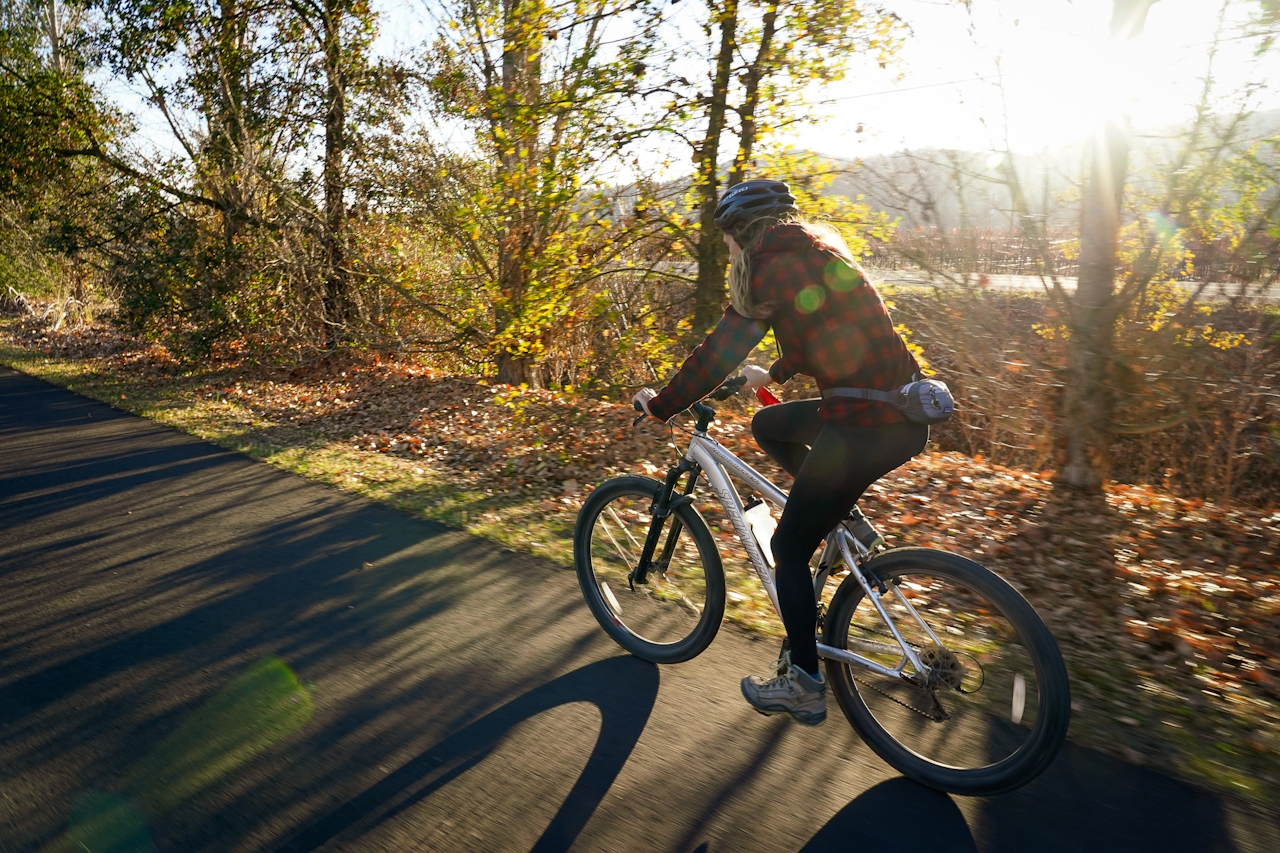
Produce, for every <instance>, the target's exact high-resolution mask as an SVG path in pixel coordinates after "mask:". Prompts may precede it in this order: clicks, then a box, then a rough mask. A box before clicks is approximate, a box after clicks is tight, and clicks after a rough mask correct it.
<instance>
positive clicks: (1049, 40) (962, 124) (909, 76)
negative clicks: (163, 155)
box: [108, 0, 1280, 163]
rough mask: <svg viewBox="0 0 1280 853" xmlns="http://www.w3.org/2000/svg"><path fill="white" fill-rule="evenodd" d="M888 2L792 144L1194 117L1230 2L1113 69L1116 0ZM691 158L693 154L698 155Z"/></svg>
mask: <svg viewBox="0 0 1280 853" xmlns="http://www.w3.org/2000/svg"><path fill="white" fill-rule="evenodd" d="M880 2H881V3H882V4H883V5H884V6H885V7H887V8H889V9H892V10H894V11H896V12H897V13H898V14H899V15H900V16H901V17H902V18H903V19H904V20H905V21H906V22H907V23H908V24H909V25H910V26H911V28H912V33H913V34H912V36H911V37H910V38H909V39H907V42H906V45H905V46H904V48H903V51H902V53H901V57H900V60H899V62H898V63H897V64H896V66H893V67H890V68H889V69H887V70H886V69H880V68H878V67H876V66H875V64H874V63H872V62H870V61H863V60H859V59H855V60H854V62H853V63H851V66H850V71H849V75H848V78H847V79H846V80H845V81H843V82H841V83H839V84H836V85H833V86H831V87H828V88H827V89H825V90H822V91H816V90H815V91H814V92H813V94H812V96H811V98H812V101H814V102H818V101H824V100H831V101H832V102H831V103H829V104H828V105H826V107H825V109H826V110H827V111H828V113H829V115H828V117H827V118H825V119H824V120H823V121H822V122H820V123H819V124H816V125H810V126H805V127H801V128H799V129H798V130H796V131H794V132H792V133H791V134H790V136H788V137H787V138H786V139H785V141H786V142H789V143H791V144H794V145H795V146H797V147H799V148H804V149H809V150H814V151H818V152H821V153H824V154H830V155H833V156H839V157H846V158H852V157H859V156H866V155H870V154H875V153H883V152H888V151H894V150H900V149H902V148H909V147H915V148H918V147H925V146H939V147H952V148H964V149H970V150H985V149H989V148H993V147H995V148H1002V147H1003V142H1002V139H1003V136H1004V133H1005V118H1004V117H1005V116H1007V117H1008V138H1009V143H1010V145H1011V147H1012V148H1013V149H1014V150H1019V151H1036V150H1039V149H1041V148H1043V147H1046V146H1049V147H1054V146H1057V145H1059V144H1062V143H1067V142H1072V141H1074V140H1077V139H1079V138H1081V137H1083V136H1084V135H1086V134H1087V133H1088V132H1089V130H1090V128H1091V127H1092V126H1093V122H1094V121H1095V120H1096V118H1097V115H1098V112H1099V109H1100V105H1102V104H1104V103H1106V102H1107V101H1108V99H1112V100H1114V99H1115V98H1117V97H1121V96H1123V97H1125V98H1126V99H1128V100H1129V103H1128V106H1129V108H1130V111H1131V114H1132V115H1133V118H1134V123H1135V125H1136V126H1138V127H1161V126H1166V125H1169V124H1173V123H1175V122H1180V121H1184V120H1185V119H1187V118H1188V117H1189V116H1190V114H1191V104H1192V103H1193V102H1194V100H1195V98H1196V97H1197V96H1198V94H1199V91H1200V85H1201V84H1200V82H1199V81H1200V79H1201V78H1203V76H1204V74H1205V72H1206V70H1207V69H1208V67H1209V65H1208V63H1209V52H1210V48H1211V44H1210V43H1211V41H1212V40H1213V37H1214V33H1215V32H1217V31H1218V30H1219V16H1220V14H1223V8H1224V7H1223V4H1222V2H1221V0H1158V2H1156V3H1155V5H1154V6H1153V7H1152V9H1151V13H1150V15H1149V17H1148V20H1147V27H1146V32H1145V34H1144V35H1143V37H1142V39H1141V40H1140V41H1139V42H1138V43H1137V44H1136V45H1135V46H1134V48H1133V49H1132V50H1131V51H1128V52H1127V53H1126V57H1127V61H1125V62H1123V63H1121V64H1119V65H1115V64H1112V65H1109V64H1108V58H1107V57H1108V52H1107V50H1106V37H1107V31H1108V23H1109V20H1110V10H1111V0H973V3H972V9H971V11H966V9H965V8H964V7H963V6H962V5H961V4H960V3H958V2H956V0H880ZM695 3H696V0H695ZM374 4H375V7H376V8H380V9H381V10H382V12H383V14H384V19H383V24H382V28H381V36H380V38H379V41H378V45H377V49H378V50H379V51H380V52H382V53H386V54H403V53H405V52H407V51H409V50H411V49H413V48H415V47H417V46H418V45H420V44H422V43H423V42H425V41H427V40H429V39H430V38H431V37H432V35H433V32H434V30H435V26H436V24H435V22H434V21H433V20H432V18H431V16H430V15H429V14H428V13H427V12H426V11H425V9H426V4H425V3H424V0H374ZM432 5H434V4H432ZM1254 8H1255V5H1254V3H1252V2H1249V0H1229V2H1227V3H1226V12H1225V23H1224V24H1223V35H1224V36H1226V37H1227V38H1228V40H1226V41H1224V42H1223V43H1222V44H1221V47H1220V51H1219V54H1218V57H1217V59H1216V60H1215V66H1214V68H1215V73H1216V75H1217V76H1218V78H1219V85H1218V86H1217V88H1216V92H1217V93H1218V97H1217V103H1218V105H1219V106H1218V111H1221V112H1224V113H1225V112H1234V111H1235V109H1236V108H1237V105H1236V101H1235V100H1234V99H1233V98H1231V97H1229V95H1230V93H1233V92H1238V91H1240V90H1241V89H1243V88H1244V87H1245V86H1246V85H1248V84H1250V83H1258V84H1265V83H1267V82H1275V83H1277V84H1280V47H1278V48H1276V49H1274V50H1272V51H1270V52H1268V53H1267V54H1266V55H1264V56H1263V57H1261V58H1257V57H1255V56H1254V48H1255V47H1256V45H1257V43H1258V40H1257V39H1256V38H1249V39H1246V38H1241V37H1240V35H1241V24H1242V23H1243V21H1244V20H1245V19H1246V17H1247V15H1248V14H1249V12H1250V11H1252V10H1253V9H1254ZM689 11H690V13H691V12H692V11H693V9H692V6H691V8H690V10H689ZM699 37H700V34H699V33H696V32H694V33H691V39H692V40H697V39H698V38H699ZM940 84H941V85H940ZM1001 85H1003V90H1004V104H1003V105H1002V102H1001ZM108 91H109V92H110V93H111V94H112V95H113V96H114V97H115V98H116V99H117V101H118V102H119V103H121V105H122V106H124V107H125V108H126V109H128V110H129V111H131V112H133V113H135V115H136V117H137V120H138V123H139V129H140V131H141V134H142V136H143V137H144V138H146V139H147V140H149V141H151V142H153V143H154V144H155V145H156V146H157V147H158V148H160V149H161V150H173V146H172V142H171V141H170V140H168V139H166V138H165V137H166V136H167V131H166V128H165V127H164V125H163V123H162V122H161V121H160V119H159V116H158V115H155V114H154V111H151V110H149V109H148V108H147V106H146V105H145V104H144V103H143V102H142V101H141V99H140V98H139V96H138V94H137V93H136V92H130V91H129V90H128V87H126V86H125V85H124V84H123V83H121V82H119V81H116V82H112V83H110V84H109V85H108ZM1130 95H1131V96H1132V97H1131V98H1130V97H1129V96H1130ZM1249 104H1250V106H1252V107H1253V108H1257V109H1269V108H1276V107H1280V91H1277V90H1276V89H1273V88H1259V89H1257V90H1256V91H1255V92H1254V94H1253V95H1252V96H1251V99H1250V101H1249ZM984 120H985V124H984V123H983V122H984ZM859 126H861V128H862V131H861V132H858V131H857V128H858V127H859ZM678 156H680V157H681V162H682V163H683V162H687V160H686V159H685V158H687V151H685V152H682V153H680V154H679V155H678Z"/></svg>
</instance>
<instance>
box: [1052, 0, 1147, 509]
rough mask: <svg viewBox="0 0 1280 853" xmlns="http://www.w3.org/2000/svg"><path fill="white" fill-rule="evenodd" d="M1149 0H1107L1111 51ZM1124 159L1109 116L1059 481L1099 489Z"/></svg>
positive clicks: (1089, 212) (1076, 304)
mask: <svg viewBox="0 0 1280 853" xmlns="http://www.w3.org/2000/svg"><path fill="white" fill-rule="evenodd" d="M1154 2H1155V0H1114V4H1113V5H1112V17H1111V39H1112V45H1111V49H1112V50H1123V49H1124V47H1125V45H1126V44H1127V43H1128V42H1130V41H1132V40H1133V39H1135V38H1137V37H1138V36H1140V35H1141V34H1142V30H1143V26H1144V25H1145V23H1146V18H1147V12H1148V10H1149V9H1150V8H1151V5H1152V3H1154ZM1128 163H1129V122H1128V118H1127V117H1126V116H1120V115H1116V116H1110V117H1108V119H1107V122H1106V124H1105V125H1104V127H1103V128H1102V131H1101V132H1100V133H1099V134H1098V135H1097V136H1096V137H1095V138H1094V142H1093V148H1092V151H1091V152H1090V160H1089V177H1088V180H1087V182H1086V184H1085V188H1084V197H1083V199H1082V204H1081V213H1080V277H1079V282H1078V284H1077V285H1076V293H1075V296H1074V298H1073V299H1072V300H1071V305H1070V321H1069V322H1070V328H1071V338H1070V340H1069V342H1068V347H1067V371H1066V387H1065V388H1064V393H1063V424H1062V429H1063V436H1064V438H1065V442H1066V454H1067V458H1066V462H1065V464H1064V465H1063V467H1062V469H1061V470H1060V471H1059V472H1058V481H1059V482H1061V483H1063V484H1064V485H1067V486H1072V487H1074V488H1078V489H1083V490H1086V491H1091V492H1100V491H1101V490H1102V482H1103V479H1104V478H1105V477H1106V471H1107V467H1108V462H1109V449H1110V443H1111V436H1110V429H1111V425H1112V419H1113V414H1114V411H1115V397H1114V395H1113V394H1112V390H1111V384H1110V381H1109V378H1110V372H1111V364H1112V355H1113V352H1114V343H1115V340H1114V336H1115V323H1116V316H1117V312H1118V311H1119V305H1118V302H1117V299H1116V294H1115V275H1116V244H1117V241H1118V239H1119V236H1120V205H1121V201H1122V198H1123V195H1124V182H1125V173H1126V172H1127V170H1128Z"/></svg>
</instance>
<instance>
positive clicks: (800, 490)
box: [751, 400, 929, 674]
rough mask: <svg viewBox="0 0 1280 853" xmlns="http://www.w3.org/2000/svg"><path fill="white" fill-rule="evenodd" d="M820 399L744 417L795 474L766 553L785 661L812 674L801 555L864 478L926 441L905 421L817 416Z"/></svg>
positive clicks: (809, 584)
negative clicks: (856, 421) (870, 422)
mask: <svg viewBox="0 0 1280 853" xmlns="http://www.w3.org/2000/svg"><path fill="white" fill-rule="evenodd" d="M821 405H822V401H821V400H795V401H792V402H790V403H781V404H778V405H774V406H767V407H765V408H763V409H761V410H760V411H758V412H757V413H756V416H755V418H753V419H752V421H751V433H752V435H754V436H755V439H756V443H757V444H759V445H760V447H761V448H762V449H763V450H764V452H765V453H768V454H769V455H770V456H771V457H773V459H774V460H775V461H776V462H777V463H778V464H779V465H781V466H782V467H783V468H785V469H786V470H787V473H788V474H790V475H791V476H792V477H794V478H795V485H793V486H792V487H791V494H790V496H789V497H788V498H787V505H786V507H785V508H784V509H783V511H782V518H781V519H779V520H778V529H777V531H776V532H775V533H774V534H773V558H774V561H775V562H776V563H777V570H778V607H779V609H781V611H782V624H783V625H784V626H785V627H786V629H787V637H789V638H790V640H791V662H792V663H793V664H795V665H796V666H798V667H800V668H801V669H803V670H805V671H807V672H810V673H815V674H816V673H817V671H818V647H817V641H816V640H815V639H814V632H815V631H816V630H817V624H818V614H817V601H815V600H814V594H813V576H812V575H811V574H810V571H809V558H810V557H812V556H813V552H814V551H815V550H816V549H817V547H818V545H819V543H821V542H822V540H823V539H824V538H826V535H827V534H828V533H830V532H831V530H832V528H834V527H835V526H836V525H837V524H838V523H839V522H840V520H841V519H843V518H844V517H845V516H846V515H847V514H848V512H849V510H851V509H852V508H853V506H854V504H856V503H857V502H858V498H860V497H862V493H863V492H865V491H866V490H867V488H868V487H869V486H870V485H871V484H872V483H874V482H875V481H876V480H878V479H880V478H881V477H883V476H884V475H885V474H887V473H889V472H890V471H892V470H893V469H894V468H897V467H898V466H899V465H901V464H903V463H904V462H906V461H907V460H908V459H910V458H911V457H913V456H915V455H916V454H917V453H919V452H920V451H922V450H924V446H925V443H926V442H927V441H928V440H929V427H927V426H925V425H923V424H913V423H909V422H905V421H904V422H902V423H896V424H888V425H885V426H871V427H859V426H840V425H838V424H828V423H824V422H823V420H822V415H821V414H819V409H820V407H821ZM810 448H812V449H810Z"/></svg>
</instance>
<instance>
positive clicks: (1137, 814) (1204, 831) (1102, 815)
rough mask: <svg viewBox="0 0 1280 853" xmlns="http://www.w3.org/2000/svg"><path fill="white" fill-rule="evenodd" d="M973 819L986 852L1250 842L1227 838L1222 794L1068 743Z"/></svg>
mask: <svg viewBox="0 0 1280 853" xmlns="http://www.w3.org/2000/svg"><path fill="white" fill-rule="evenodd" d="M1254 819H1255V820H1257V819H1262V820H1265V818H1260V816H1257V815H1254ZM974 823H975V826H974V833H975V835H976V836H977V837H978V839H979V840H980V841H981V842H982V849H983V850H984V851H987V850H989V851H992V853H1017V851H1024V850H1029V849H1034V850H1036V851H1037V853H1055V851H1062V853H1067V851H1072V852H1073V853H1074V851H1080V850H1090V849H1092V850H1103V849H1105V850H1123V851H1126V853H1146V851H1150V853H1234V851H1237V850H1241V849H1251V848H1254V845H1252V844H1247V843H1245V842H1244V840H1243V839H1241V842H1242V843H1241V844H1237V843H1236V840H1234V839H1233V833H1232V831H1231V830H1230V828H1229V826H1228V815H1227V808H1226V805H1225V803H1224V801H1223V800H1222V798H1220V797H1218V796H1216V795H1214V794H1211V793H1208V792H1206V791H1201V790H1197V789H1196V788H1193V787H1191V786H1190V785H1187V784H1185V783H1182V782H1179V781H1177V780H1176V779H1170V778H1168V777H1167V776H1162V775H1160V774H1159V773H1156V772H1154V771H1152V770H1148V769H1146V768H1143V767H1137V766H1135V765H1132V764H1126V763H1125V762H1123V761H1120V760H1118V759H1116V758H1112V757H1111V756H1108V755H1105V754H1103V753H1101V752H1097V751H1095V750H1091V749H1086V748H1084V747H1080V746H1076V745H1074V744H1070V743H1068V744H1067V746H1066V747H1065V748H1064V749H1063V750H1062V753H1061V754H1060V755H1059V756H1058V758H1057V760H1056V761H1054V763H1053V764H1052V766H1050V768H1049V769H1048V771H1046V773H1045V775H1044V776H1042V777H1041V778H1040V779H1038V780H1036V781H1035V782H1033V783H1032V784H1030V785H1028V786H1026V787H1025V788H1021V789H1019V790H1017V791H1013V792H1011V793H1008V794H1004V795H1003V796H999V797H992V798H990V799H987V800H984V801H983V802H982V805H981V808H980V810H979V813H978V816H977V819H976V820H975V821H974ZM1255 849H1256V848H1255Z"/></svg>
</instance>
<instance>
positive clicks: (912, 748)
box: [824, 548, 1071, 795]
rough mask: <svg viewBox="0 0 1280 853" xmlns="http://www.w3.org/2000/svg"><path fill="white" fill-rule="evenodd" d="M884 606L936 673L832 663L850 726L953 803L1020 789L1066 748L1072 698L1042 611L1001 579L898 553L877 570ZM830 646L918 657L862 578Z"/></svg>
mask: <svg viewBox="0 0 1280 853" xmlns="http://www.w3.org/2000/svg"><path fill="white" fill-rule="evenodd" d="M867 565H868V567H869V568H870V569H871V571H873V572H874V573H875V575H876V576H877V577H879V579H880V580H881V581H882V582H883V584H884V587H885V593H884V594H881V595H880V596H879V600H880V603H881V605H882V606H883V607H884V609H885V611H886V612H887V613H888V615H889V618H890V619H891V620H892V622H893V624H894V625H895V626H896V627H897V628H898V631H899V632H900V633H901V635H902V637H903V639H904V640H905V641H906V642H907V643H908V644H909V645H910V646H911V647H912V648H913V649H914V650H915V652H916V654H917V656H918V658H919V659H920V660H921V662H922V664H924V666H925V669H926V672H927V674H922V673H917V672H916V671H915V669H914V668H913V667H912V665H911V664H906V665H905V666H904V667H903V673H904V674H905V675H907V676H908V677H909V678H902V677H898V676H887V675H880V674H876V673H874V672H872V671H871V670H868V669H864V668H862V667H857V666H851V665H849V664H846V663H842V662H839V661H836V660H834V659H829V660H828V661H827V663H826V667H827V679H828V681H829V682H830V684H831V687H832V691H833V692H834V693H835V696H836V699H837V701H838V702H839V703H840V707H841V709H842V710H843V711H844V713H845V716H846V717H848V719H849V722H850V723H852V724H853V727H854V728H855V729H857V731H858V733H859V734H860V735H861V736H862V738H863V740H865V741H866V743H867V745H868V746H870V747H871V748H872V750H874V751H875V752H876V754H877V755H879V756H880V757H881V758H882V759H884V760H885V761H886V762H888V763H889V764H890V765H892V766H893V767H895V768H896V769H897V770H899V771H900V772H901V773H903V774H904V775H906V776H908V777H910V778H912V779H915V780H916V781H917V782H920V783H922V784H924V785H928V786H929V787H932V788H937V789H939V790H943V791H948V792H950V793H953V794H967V795H987V794H999V793H1003V792H1005V791H1010V790H1013V789H1014V788H1017V787H1019V786H1021V785H1025V784H1026V783H1027V782H1030V781H1031V780H1032V779H1034V778H1035V777H1036V776H1038V775H1040V773H1042V772H1043V771H1044V770H1045V768H1046V767H1048V766H1049V764H1050V762H1052V761H1053V759H1054V757H1055V756H1056V755H1057V754H1058V750H1059V749H1061V748H1062V744H1063V741H1064V740H1065V739H1066V735H1067V724H1068V722H1069V719H1070V715H1071V689H1070V685H1069V682H1068V680H1067V669H1066V666H1065V665H1064V664H1063V661H1062V654H1061V652H1059V650H1058V644H1057V642H1056V641H1055V640H1054V639H1053V635H1052V634H1050V633H1049V629H1048V628H1047V627H1045V624H1044V622H1043V621H1042V620H1041V619H1040V617H1039V615H1038V614H1037V613H1036V611H1035V609H1034V608H1033V607H1032V606H1031V605H1030V604H1029V603H1028V602H1027V600H1026V599H1024V598H1023V597H1022V596H1021V595H1020V594H1019V593H1018V591H1017V590H1015V589H1014V588H1013V587H1012V586H1010V585H1009V584H1008V583H1006V582H1005V581H1004V580H1003V579H1001V578H1000V577H999V576H998V575H996V574H995V573H994V572H991V571H989V570H988V569H985V568H983V567H982V566H980V565H978V564H977V563H975V562H973V561H971V560H966V559H964V558H963V557H960V556H957V555H955V554H948V553H946V552H944V551H936V550H933V549H929V548H898V549H894V550H891V551H888V552H886V553H884V554H882V555H880V556H878V557H876V558H874V559H873V560H871V561H870V562H869V563H868V564H867ZM824 641H825V642H826V644H827V645H830V646H835V647H837V648H840V649H846V650H848V651H850V652H854V653H855V654H858V655H861V656H862V657H864V658H866V659H868V660H871V661H873V662H875V663H877V664H880V665H881V666H884V667H886V668H889V669H894V668H896V667H898V666H899V664H900V663H902V661H903V660H904V659H905V658H906V656H905V655H904V654H903V652H902V649H901V647H900V646H899V645H898V644H897V642H896V640H895V639H894V638H893V636H892V633H891V632H890V631H889V628H888V626H887V624H886V623H885V621H884V619H883V618H882V617H881V615H880V613H879V611H877V609H876V608H875V606H874V604H873V603H872V602H871V601H870V599H869V598H868V597H867V596H866V595H865V594H864V593H863V590H862V586H861V584H859V583H858V579H857V578H856V577H854V576H853V575H852V574H851V575H850V576H849V577H847V578H845V580H844V583H842V584H841V585H840V588H839V589H838V590H836V593H835V595H834V596H833V598H832V601H831V608H830V610H829V612H828V614H827V618H826V622H825V628H824Z"/></svg>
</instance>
